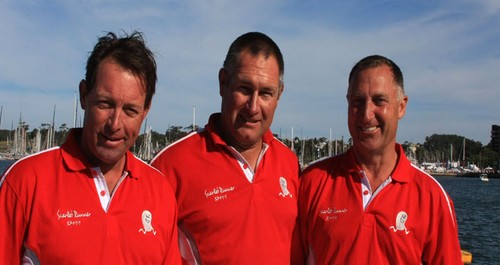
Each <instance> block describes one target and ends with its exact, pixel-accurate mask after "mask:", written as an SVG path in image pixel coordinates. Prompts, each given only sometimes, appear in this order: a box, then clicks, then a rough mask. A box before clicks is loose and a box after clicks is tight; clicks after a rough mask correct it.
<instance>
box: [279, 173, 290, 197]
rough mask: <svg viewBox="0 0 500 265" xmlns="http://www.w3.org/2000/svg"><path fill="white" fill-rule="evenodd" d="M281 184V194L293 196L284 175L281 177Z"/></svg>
mask: <svg viewBox="0 0 500 265" xmlns="http://www.w3.org/2000/svg"><path fill="white" fill-rule="evenodd" d="M280 186H281V192H280V196H282V197H286V196H290V198H292V197H293V195H292V194H291V193H290V191H288V187H287V183H286V179H285V178H284V177H280Z"/></svg>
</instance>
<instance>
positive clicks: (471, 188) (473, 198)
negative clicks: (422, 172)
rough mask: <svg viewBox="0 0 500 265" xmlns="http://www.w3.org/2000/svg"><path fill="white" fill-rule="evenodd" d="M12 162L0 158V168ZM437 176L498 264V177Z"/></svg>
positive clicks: (476, 240)
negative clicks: (480, 178)
mask: <svg viewBox="0 0 500 265" xmlns="http://www.w3.org/2000/svg"><path fill="white" fill-rule="evenodd" d="M11 163H12V161H4V160H0V172H1V173H3V171H4V170H5V169H6V168H7V166H8V165H10V164H11ZM436 179H437V180H438V181H439V182H440V183H441V185H442V186H443V187H444V189H445V190H446V191H447V192H448V193H449V194H450V196H451V198H452V199H453V202H454V203H455V210H456V212H457V220H458V233H459V237H460V244H461V246H462V249H465V250H468V251H469V252H471V253H472V263H473V264H500V257H499V256H498V255H499V254H500V253H499V252H500V179H490V181H489V182H483V181H480V180H479V179H477V178H457V177H436Z"/></svg>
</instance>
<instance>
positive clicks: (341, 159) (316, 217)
mask: <svg viewBox="0 0 500 265" xmlns="http://www.w3.org/2000/svg"><path fill="white" fill-rule="evenodd" d="M396 149H397V152H398V154H399V161H398V163H397V166H396V169H395V170H394V172H393V174H392V176H391V179H392V181H390V182H389V183H388V184H387V185H386V186H385V187H383V188H382V189H381V190H379V191H377V192H376V194H375V195H374V197H373V198H372V200H371V201H370V203H369V204H368V205H367V206H366V209H363V194H362V189H363V188H362V186H363V185H362V177H363V174H362V172H361V170H360V168H359V167H358V166H357V164H356V162H355V160H354V155H353V152H352V149H350V150H348V151H347V152H346V153H345V154H342V155H339V156H336V157H332V158H329V159H326V160H323V161H320V162H318V163H316V164H314V165H312V166H310V167H309V168H307V169H306V170H305V171H304V173H303V176H302V182H301V188H300V193H299V199H300V201H299V226H300V231H301V236H302V241H303V248H302V251H303V252H304V253H306V256H308V258H309V260H310V261H312V262H313V264H462V263H461V254H460V244H459V242H458V229H457V223H456V219H455V210H454V207H453V203H452V200H451V199H450V198H449V196H448V195H447V194H446V192H445V191H444V190H443V188H442V187H441V185H440V184H439V183H438V182H437V181H436V180H435V179H434V178H432V177H431V176H430V175H428V174H427V173H425V172H423V171H421V170H420V169H418V168H416V167H414V166H413V165H412V164H411V163H410V162H409V160H408V159H407V158H406V156H405V154H404V151H403V149H402V147H401V146H400V145H399V144H398V145H396Z"/></svg>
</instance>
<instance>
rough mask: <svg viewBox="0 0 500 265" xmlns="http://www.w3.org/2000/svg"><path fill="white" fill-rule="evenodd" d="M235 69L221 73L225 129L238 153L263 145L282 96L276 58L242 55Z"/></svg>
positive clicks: (227, 137)
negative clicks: (265, 134) (263, 139)
mask: <svg viewBox="0 0 500 265" xmlns="http://www.w3.org/2000/svg"><path fill="white" fill-rule="evenodd" d="M239 62H240V63H239V65H238V66H237V67H235V68H234V69H221V70H220V72H219V90H220V95H221V97H222V107H221V127H222V129H223V131H224V136H225V138H226V141H227V142H228V143H229V144H230V145H232V146H233V147H235V148H236V149H237V150H239V151H242V150H247V149H251V148H254V147H260V145H262V136H263V135H264V133H265V132H266V131H267V130H269V127H270V126H271V123H272V121H273V117H274V112H275V110H276V107H277V106H278V100H279V97H280V94H281V92H282V87H280V79H279V77H280V75H279V69H278V63H277V61H276V59H275V58H274V57H273V56H269V57H267V58H266V57H265V56H263V55H256V56H252V55H251V54H250V53H249V52H248V51H243V52H242V53H241V54H240V61H239Z"/></svg>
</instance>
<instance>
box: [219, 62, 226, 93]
mask: <svg viewBox="0 0 500 265" xmlns="http://www.w3.org/2000/svg"><path fill="white" fill-rule="evenodd" d="M226 84H227V72H226V70H225V69H224V68H221V69H220V70H219V95H220V96H221V97H222V95H223V94H224V89H225V87H226Z"/></svg>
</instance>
